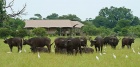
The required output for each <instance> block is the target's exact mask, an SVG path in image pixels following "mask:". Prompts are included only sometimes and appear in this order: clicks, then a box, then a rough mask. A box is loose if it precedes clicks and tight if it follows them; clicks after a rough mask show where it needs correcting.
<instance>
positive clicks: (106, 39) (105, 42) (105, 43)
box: [104, 37, 110, 46]
mask: <svg viewBox="0 0 140 67" xmlns="http://www.w3.org/2000/svg"><path fill="white" fill-rule="evenodd" d="M109 40H110V37H105V38H104V45H105V46H107V45H110V44H109Z"/></svg>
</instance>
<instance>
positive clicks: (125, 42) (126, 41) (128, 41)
mask: <svg viewBox="0 0 140 67" xmlns="http://www.w3.org/2000/svg"><path fill="white" fill-rule="evenodd" d="M134 40H135V39H133V38H123V39H122V48H124V46H125V45H126V46H127V47H128V48H131V44H132V43H134Z"/></svg>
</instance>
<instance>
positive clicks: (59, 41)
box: [54, 37, 67, 53]
mask: <svg viewBox="0 0 140 67" xmlns="http://www.w3.org/2000/svg"><path fill="white" fill-rule="evenodd" d="M54 42H55V53H61V51H63V49H66V47H67V46H66V44H65V42H66V38H63V37H59V38H56V39H55V40H54Z"/></svg>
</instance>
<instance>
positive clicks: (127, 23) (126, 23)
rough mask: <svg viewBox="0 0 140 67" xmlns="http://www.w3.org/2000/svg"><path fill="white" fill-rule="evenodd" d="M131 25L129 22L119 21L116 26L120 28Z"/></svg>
mask: <svg viewBox="0 0 140 67" xmlns="http://www.w3.org/2000/svg"><path fill="white" fill-rule="evenodd" d="M130 24H131V21H130V20H125V19H121V20H119V21H118V23H117V25H118V26H120V27H121V28H123V27H129V26H130Z"/></svg>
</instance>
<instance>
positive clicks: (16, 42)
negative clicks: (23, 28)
mask: <svg viewBox="0 0 140 67" xmlns="http://www.w3.org/2000/svg"><path fill="white" fill-rule="evenodd" d="M4 43H6V44H8V45H9V47H10V51H11V52H12V48H13V46H16V47H18V52H19V51H21V50H22V38H20V37H13V38H9V39H5V40H4Z"/></svg>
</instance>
